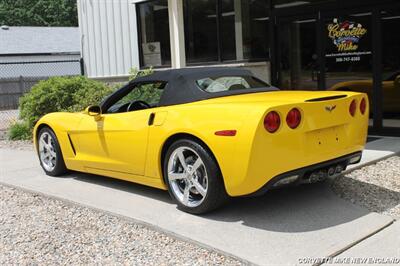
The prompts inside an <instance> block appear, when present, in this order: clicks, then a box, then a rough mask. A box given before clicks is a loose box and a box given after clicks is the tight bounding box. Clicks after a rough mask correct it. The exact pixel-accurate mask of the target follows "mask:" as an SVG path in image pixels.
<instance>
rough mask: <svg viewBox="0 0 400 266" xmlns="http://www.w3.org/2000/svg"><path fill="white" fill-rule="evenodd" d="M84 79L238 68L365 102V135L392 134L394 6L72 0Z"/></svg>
mask: <svg viewBox="0 0 400 266" xmlns="http://www.w3.org/2000/svg"><path fill="white" fill-rule="evenodd" d="M78 4H79V5H78V6H79V21H80V29H81V41H82V54H83V58H84V62H85V69H86V73H87V74H88V76H90V77H93V78H105V79H114V78H116V79H117V78H126V76H127V75H128V72H129V69H130V68H131V67H136V68H146V67H150V66H151V67H154V68H160V69H164V68H171V67H173V68H175V67H177V68H179V67H185V66H187V67H201V66H205V65H207V66H210V65H218V66H221V65H222V66H238V67H245V68H249V69H251V70H252V71H253V72H254V73H255V74H256V75H257V76H259V77H260V78H262V79H264V80H266V81H268V82H270V83H271V84H272V85H275V86H278V87H279V88H281V89H287V90H355V91H365V92H367V93H368V95H369V96H370V98H371V101H370V102H371V120H370V132H371V133H376V134H389V135H400V35H399V34H398V29H399V28H400V2H399V1H398V0H363V1H356V0H305V1H296V0H148V1H138V0H114V1H112V0H100V1H91V0H79V1H78Z"/></svg>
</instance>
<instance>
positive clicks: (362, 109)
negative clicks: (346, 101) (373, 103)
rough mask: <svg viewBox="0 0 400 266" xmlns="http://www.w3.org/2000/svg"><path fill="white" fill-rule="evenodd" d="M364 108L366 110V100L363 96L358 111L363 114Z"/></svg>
mask: <svg viewBox="0 0 400 266" xmlns="http://www.w3.org/2000/svg"><path fill="white" fill-rule="evenodd" d="M365 110H367V101H366V100H365V98H363V99H362V100H361V103H360V111H361V113H362V114H365Z"/></svg>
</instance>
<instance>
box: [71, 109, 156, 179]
mask: <svg viewBox="0 0 400 266" xmlns="http://www.w3.org/2000/svg"><path fill="white" fill-rule="evenodd" d="M152 110H153V111H154V109H152ZM152 110H150V109H146V110H140V111H134V112H127V113H118V114H104V115H102V117H101V119H100V120H99V121H96V120H95V119H94V118H93V117H91V116H85V117H84V118H83V119H82V121H81V123H80V125H79V130H78V132H79V133H78V137H77V138H78V147H77V148H76V151H77V157H78V158H79V160H81V161H82V162H83V165H84V166H85V167H89V168H97V169H104V170H110V171H116V172H124V173H130V174H135V175H144V168H145V158H146V149H147V141H148V130H149V126H148V120H149V116H150V113H151V112H152Z"/></svg>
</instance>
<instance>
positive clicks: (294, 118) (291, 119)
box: [286, 108, 301, 129]
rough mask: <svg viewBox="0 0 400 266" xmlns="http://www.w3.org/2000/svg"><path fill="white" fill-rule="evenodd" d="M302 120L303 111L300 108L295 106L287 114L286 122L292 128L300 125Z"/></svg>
mask: <svg viewBox="0 0 400 266" xmlns="http://www.w3.org/2000/svg"><path fill="white" fill-rule="evenodd" d="M300 122H301V113H300V111H299V109H297V108H293V109H292V110H290V111H289V113H288V114H287V116H286V123H287V124H288V126H289V127H290V128H291V129H295V128H296V127H298V126H299V125H300Z"/></svg>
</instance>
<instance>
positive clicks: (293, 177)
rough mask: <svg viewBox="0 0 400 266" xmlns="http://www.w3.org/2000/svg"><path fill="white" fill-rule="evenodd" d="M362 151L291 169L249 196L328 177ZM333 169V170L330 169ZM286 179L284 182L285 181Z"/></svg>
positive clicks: (352, 160)
mask: <svg viewBox="0 0 400 266" xmlns="http://www.w3.org/2000/svg"><path fill="white" fill-rule="evenodd" d="M361 157H362V152H361V151H359V152H355V153H351V154H347V155H345V156H342V157H339V158H335V159H333V160H329V161H325V162H321V163H317V164H314V165H310V166H306V167H302V168H299V169H296V170H292V171H289V172H286V173H283V174H280V175H278V176H275V177H273V178H272V179H270V180H269V181H268V182H267V183H266V184H265V185H264V186H263V187H261V188H260V189H259V190H257V191H256V192H254V193H251V194H250V195H249V196H259V195H262V194H264V193H265V192H267V191H268V190H271V189H274V188H279V187H283V186H287V185H299V184H304V183H315V182H318V181H322V180H324V179H326V178H328V177H333V176H335V175H338V174H340V173H341V172H342V171H344V170H346V168H347V166H348V165H350V164H356V163H358V162H360V160H361ZM332 169H333V170H332ZM285 181H286V182H285Z"/></svg>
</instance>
